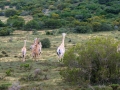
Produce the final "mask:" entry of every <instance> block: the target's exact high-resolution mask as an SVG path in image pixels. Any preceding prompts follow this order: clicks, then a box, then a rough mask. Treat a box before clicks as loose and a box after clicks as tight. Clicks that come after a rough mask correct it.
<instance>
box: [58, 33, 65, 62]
mask: <svg viewBox="0 0 120 90" xmlns="http://www.w3.org/2000/svg"><path fill="white" fill-rule="evenodd" d="M65 36H66V33H62V43H61V44H60V46H59V47H58V48H57V55H58V57H59V59H60V60H61V59H62V58H63V56H64V53H65V46H64V40H65Z"/></svg>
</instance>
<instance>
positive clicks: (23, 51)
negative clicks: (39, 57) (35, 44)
mask: <svg viewBox="0 0 120 90" xmlns="http://www.w3.org/2000/svg"><path fill="white" fill-rule="evenodd" d="M21 52H22V57H23V62H24V61H25V55H26V40H24V46H23V48H22V49H21Z"/></svg>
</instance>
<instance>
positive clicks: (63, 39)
mask: <svg viewBox="0 0 120 90" xmlns="http://www.w3.org/2000/svg"><path fill="white" fill-rule="evenodd" d="M64 41H65V36H63V38H62V43H61V46H63V47H64Z"/></svg>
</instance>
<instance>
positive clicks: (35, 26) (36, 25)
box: [25, 20, 40, 30]
mask: <svg viewBox="0 0 120 90" xmlns="http://www.w3.org/2000/svg"><path fill="white" fill-rule="evenodd" d="M39 28H40V26H39V23H38V22H37V21H36V20H31V21H29V22H27V23H26V25H25V30H32V29H39Z"/></svg>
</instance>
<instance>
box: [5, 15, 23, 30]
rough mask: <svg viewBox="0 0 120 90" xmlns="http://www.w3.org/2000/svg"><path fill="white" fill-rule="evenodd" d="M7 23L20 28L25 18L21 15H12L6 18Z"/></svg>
mask: <svg viewBox="0 0 120 90" xmlns="http://www.w3.org/2000/svg"><path fill="white" fill-rule="evenodd" d="M7 25H8V26H10V27H15V28H17V29H21V28H23V27H24V25H25V20H24V19H23V18H22V17H18V16H12V17H10V18H8V19H7Z"/></svg>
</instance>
